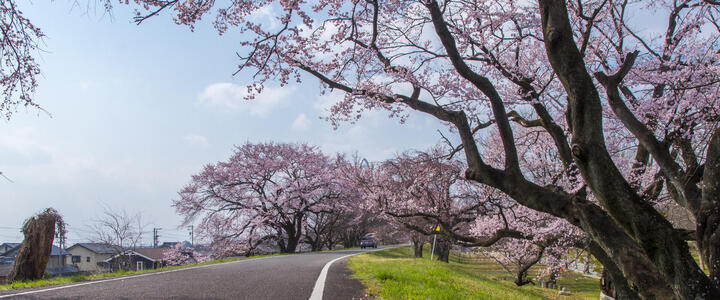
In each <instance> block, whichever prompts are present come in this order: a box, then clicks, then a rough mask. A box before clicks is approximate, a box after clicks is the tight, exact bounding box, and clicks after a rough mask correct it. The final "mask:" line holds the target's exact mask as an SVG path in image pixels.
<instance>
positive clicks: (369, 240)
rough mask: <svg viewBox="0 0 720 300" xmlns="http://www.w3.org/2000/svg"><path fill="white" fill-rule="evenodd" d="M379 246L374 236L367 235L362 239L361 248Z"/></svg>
mask: <svg viewBox="0 0 720 300" xmlns="http://www.w3.org/2000/svg"><path fill="white" fill-rule="evenodd" d="M377 246H378V245H377V241H375V238H373V237H371V236H366V237H364V238H362V240H361V241H360V248H362V249H365V248H370V247H372V248H377Z"/></svg>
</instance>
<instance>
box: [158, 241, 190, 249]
mask: <svg viewBox="0 0 720 300" xmlns="http://www.w3.org/2000/svg"><path fill="white" fill-rule="evenodd" d="M178 245H181V246H183V247H192V244H190V242H188V241H184V242H164V243H162V245H160V248H173V247H175V246H178Z"/></svg>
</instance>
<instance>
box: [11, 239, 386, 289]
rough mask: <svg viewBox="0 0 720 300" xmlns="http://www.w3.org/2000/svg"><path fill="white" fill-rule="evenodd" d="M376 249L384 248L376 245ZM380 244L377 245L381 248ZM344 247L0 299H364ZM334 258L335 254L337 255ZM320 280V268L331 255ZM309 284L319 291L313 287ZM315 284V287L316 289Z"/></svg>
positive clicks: (102, 281)
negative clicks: (341, 249)
mask: <svg viewBox="0 0 720 300" xmlns="http://www.w3.org/2000/svg"><path fill="white" fill-rule="evenodd" d="M379 249H385V247H380V248H379ZM379 249H378V250H379ZM363 252H367V251H365V250H344V251H336V252H321V253H304V254H294V255H286V256H274V257H266V258H256V259H248V260H240V261H234V262H228V263H222V264H215V265H207V266H200V267H192V268H186V269H177V270H170V271H164V272H157V273H146V274H141V275H135V276H128V277H120V278H112V279H107V280H100V281H90V282H83V283H77V284H69V285H64V286H56V287H46V288H37V289H25V290H15V291H9V292H2V293H0V299H3V300H4V299H310V297H311V295H312V296H313V297H314V299H312V300H315V299H364V298H366V296H365V294H364V286H363V285H362V284H361V283H360V282H359V281H357V280H355V279H352V278H350V274H351V271H350V270H348V269H347V265H346V263H347V256H351V255H354V254H359V253H363ZM336 259H337V260H336ZM334 260H336V261H335V262H333V263H332V264H331V265H330V266H329V268H327V271H326V274H325V275H326V279H325V280H322V279H319V278H318V277H324V276H321V271H322V269H323V267H325V266H326V265H327V264H328V263H329V262H331V261H334ZM313 289H316V290H317V291H315V292H313ZM318 289H319V290H318Z"/></svg>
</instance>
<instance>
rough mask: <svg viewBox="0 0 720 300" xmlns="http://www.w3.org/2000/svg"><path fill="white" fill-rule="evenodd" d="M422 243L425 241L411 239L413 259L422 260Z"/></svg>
mask: <svg viewBox="0 0 720 300" xmlns="http://www.w3.org/2000/svg"><path fill="white" fill-rule="evenodd" d="M424 243H425V241H424V240H422V239H416V238H413V239H412V247H413V254H414V255H415V258H422V256H423V244H424Z"/></svg>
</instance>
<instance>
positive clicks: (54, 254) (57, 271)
mask: <svg viewBox="0 0 720 300" xmlns="http://www.w3.org/2000/svg"><path fill="white" fill-rule="evenodd" d="M18 251H20V244H18V246H16V247H15V248H12V249H10V250H9V251H7V252H5V253H4V254H3V256H5V257H6V258H11V259H12V260H13V261H14V260H15V258H17V255H18ZM69 258H70V252H67V251H65V250H63V249H61V248H60V247H57V246H55V245H53V246H52V250H51V251H50V260H48V264H47V267H46V268H45V272H46V273H48V274H50V275H66V274H74V273H77V272H78V270H77V268H75V267H72V266H69V265H68V264H67V262H68V260H69Z"/></svg>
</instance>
